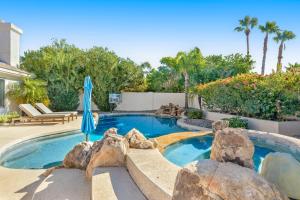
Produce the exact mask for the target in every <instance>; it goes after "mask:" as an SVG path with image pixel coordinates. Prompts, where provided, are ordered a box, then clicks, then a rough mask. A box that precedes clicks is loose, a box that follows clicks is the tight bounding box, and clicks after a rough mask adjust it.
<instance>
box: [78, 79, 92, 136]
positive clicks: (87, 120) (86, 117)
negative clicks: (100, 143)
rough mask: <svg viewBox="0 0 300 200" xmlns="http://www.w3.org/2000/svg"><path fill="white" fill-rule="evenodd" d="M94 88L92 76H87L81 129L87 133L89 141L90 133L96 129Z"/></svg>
mask: <svg viewBox="0 0 300 200" xmlns="http://www.w3.org/2000/svg"><path fill="white" fill-rule="evenodd" d="M92 89H93V84H92V81H91V78H90V77H89V76H86V77H85V79H84V94H83V116H82V122H81V131H82V132H83V133H85V135H86V141H88V135H89V134H91V133H92V132H93V131H94V130H95V122H94V117H93V114H92V111H91V97H92Z"/></svg>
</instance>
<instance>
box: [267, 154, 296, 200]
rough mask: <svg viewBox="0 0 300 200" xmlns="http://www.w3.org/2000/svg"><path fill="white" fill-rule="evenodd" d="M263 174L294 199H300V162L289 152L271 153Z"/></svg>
mask: <svg viewBox="0 0 300 200" xmlns="http://www.w3.org/2000/svg"><path fill="white" fill-rule="evenodd" d="M261 175H262V176H263V177H264V178H265V179H267V180H268V181H269V182H271V183H274V184H275V185H276V186H277V187H278V188H279V189H280V190H281V191H283V192H284V193H285V194H286V195H287V196H289V197H290V198H293V199H300V163H299V162H298V161H297V160H296V159H295V158H294V157H293V156H291V155H290V154H288V153H279V152H276V153H269V154H268V155H267V156H266V158H265V159H264V161H263V163H262V169H261Z"/></svg>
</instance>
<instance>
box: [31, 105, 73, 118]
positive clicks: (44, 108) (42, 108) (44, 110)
mask: <svg viewBox="0 0 300 200" xmlns="http://www.w3.org/2000/svg"><path fill="white" fill-rule="evenodd" d="M35 106H36V108H37V109H38V110H39V111H41V113H44V114H71V117H72V120H74V116H75V118H76V119H77V117H78V112H77V111H63V112H53V111H52V110H50V108H48V107H47V106H45V104H43V103H36V104H35Z"/></svg>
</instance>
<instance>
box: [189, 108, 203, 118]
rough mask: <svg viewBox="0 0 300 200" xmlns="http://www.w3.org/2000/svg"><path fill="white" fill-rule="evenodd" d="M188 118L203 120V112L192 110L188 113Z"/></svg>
mask: <svg viewBox="0 0 300 200" xmlns="http://www.w3.org/2000/svg"><path fill="white" fill-rule="evenodd" d="M187 116H188V118H189V119H202V118H203V111H202V110H198V109H190V110H188V111H187Z"/></svg>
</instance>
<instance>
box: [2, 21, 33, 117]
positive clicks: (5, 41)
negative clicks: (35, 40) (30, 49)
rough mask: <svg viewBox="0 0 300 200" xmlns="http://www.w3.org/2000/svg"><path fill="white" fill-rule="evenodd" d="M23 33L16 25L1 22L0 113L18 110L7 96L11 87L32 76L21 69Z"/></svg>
mask: <svg viewBox="0 0 300 200" xmlns="http://www.w3.org/2000/svg"><path fill="white" fill-rule="evenodd" d="M22 33H23V31H22V30H21V29H20V28H18V27H17V26H15V25H14V24H12V23H6V22H4V21H2V20H0V113H5V112H8V111H13V110H15V109H16V105H15V104H14V103H13V102H12V101H10V99H9V98H8V96H7V92H8V90H9V87H10V85H11V84H13V83H16V82H19V81H20V80H21V79H22V78H24V77H27V76H30V74H29V73H28V72H25V71H23V70H21V69H19V64H20V37H21V35H22Z"/></svg>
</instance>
